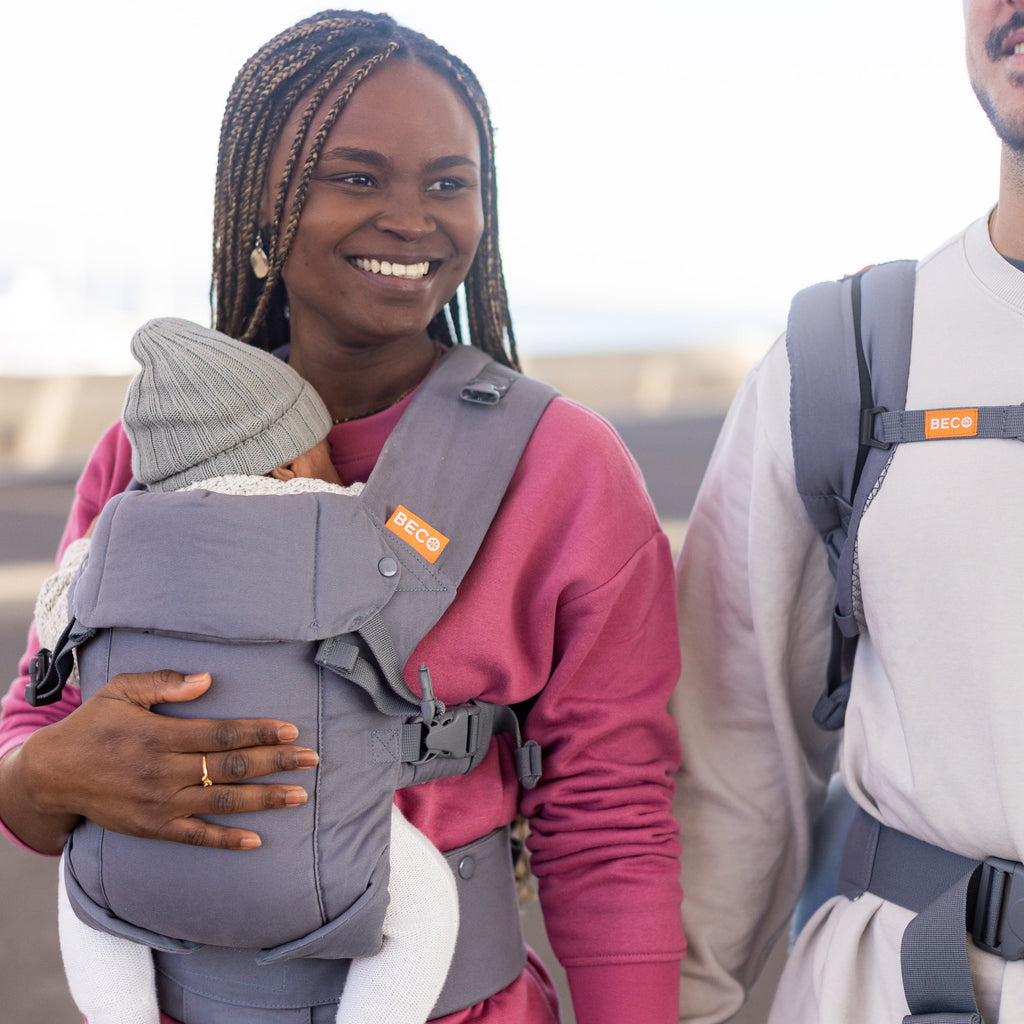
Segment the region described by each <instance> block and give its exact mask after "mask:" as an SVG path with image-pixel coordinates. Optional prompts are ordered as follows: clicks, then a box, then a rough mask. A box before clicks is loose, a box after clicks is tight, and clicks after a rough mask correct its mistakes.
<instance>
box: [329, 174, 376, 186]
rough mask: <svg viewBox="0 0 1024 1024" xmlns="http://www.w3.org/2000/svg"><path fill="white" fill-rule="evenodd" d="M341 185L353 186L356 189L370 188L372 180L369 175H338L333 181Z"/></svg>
mask: <svg viewBox="0 0 1024 1024" xmlns="http://www.w3.org/2000/svg"><path fill="white" fill-rule="evenodd" d="M334 180H335V181H340V182H341V183H342V184H343V185H355V186H357V187H358V188H370V187H371V186H372V185H373V178H371V177H370V175H369V174H340V175H338V176H337V177H336V178H335V179H334Z"/></svg>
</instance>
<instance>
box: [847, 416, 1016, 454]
mask: <svg viewBox="0 0 1024 1024" xmlns="http://www.w3.org/2000/svg"><path fill="white" fill-rule="evenodd" d="M866 430H867V434H868V437H869V438H870V441H871V442H873V443H874V444H877V445H878V446H879V447H880V448H886V449H888V448H891V447H892V446H893V445H896V444H907V443H912V442H915V441H952V440H956V439H958V438H962V439H965V438H1003V439H1005V440H1012V441H1021V440H1024V405H987V406H976V407H974V408H972V409H912V410H903V409H894V410H884V411H883V410H878V411H873V412H872V415H871V418H870V421H869V423H868V424H866Z"/></svg>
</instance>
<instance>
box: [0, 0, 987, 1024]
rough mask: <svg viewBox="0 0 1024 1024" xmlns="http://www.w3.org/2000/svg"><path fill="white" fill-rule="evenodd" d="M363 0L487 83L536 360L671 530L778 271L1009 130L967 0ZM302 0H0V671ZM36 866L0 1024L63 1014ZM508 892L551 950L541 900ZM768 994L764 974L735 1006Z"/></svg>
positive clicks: (750, 356)
mask: <svg viewBox="0 0 1024 1024" xmlns="http://www.w3.org/2000/svg"><path fill="white" fill-rule="evenodd" d="M382 6H385V7H386V9H387V10H388V11H389V13H391V14H392V15H394V16H395V17H396V18H397V19H398V20H399V21H402V22H404V23H406V24H409V25H410V26H412V27H414V28H417V29H419V30H420V31H423V32H426V33H427V34H428V35H431V36H433V37H435V38H437V39H438V40H439V41H441V42H442V43H444V44H445V45H446V46H447V47H448V48H449V49H451V50H452V51H453V52H455V53H457V54H459V56H461V57H462V58H463V59H465V60H466V61H467V62H468V63H469V64H470V65H471V66H472V67H473V68H474V70H475V71H476V72H477V74H478V76H479V78H480V79H481V81H482V83H483V86H484V89H485V90H486V92H487V94H488V97H489V100H490V103H491V108H492V119H493V121H494V124H495V128H496V133H497V134H496V144H497V154H498V166H499V205H500V218H501V237H502V250H503V255H504V261H505V270H506V276H507V280H508V287H509V293H510V298H511V302H512V310H513V319H514V324H515V329H516V335H517V340H518V343H519V348H520V351H521V352H522V353H523V354H524V358H525V362H526V364H527V369H528V370H529V371H530V372H532V373H533V374H534V375H536V376H540V377H543V378H546V379H549V380H551V381H552V382H553V383H554V384H556V385H557V386H558V387H559V388H561V390H562V391H564V392H565V393H566V394H568V395H570V396H572V397H575V398H578V399H580V400H581V401H584V402H585V403H587V404H589V405H591V406H593V407H594V408H596V409H598V411H600V412H602V413H604V414H605V415H607V416H608V417H609V418H610V419H611V420H612V422H613V423H615V425H616V426H617V427H618V428H619V430H620V432H621V433H622V435H623V437H624V439H625V440H626V443H627V444H628V445H629V446H630V448H631V449H632V450H633V452H634V454H635V455H636V457H637V459H638V461H639V462H640V465H641V468H642V469H643V470H644V473H645V477H646V479H647V482H648V486H649V487H650V489H651V492H652V497H653V499H654V502H655V506H656V508H657V509H658V512H659V514H660V515H661V517H662V519H663V521H664V523H665V526H666V529H667V530H668V532H669V534H670V536H671V537H672V538H673V541H674V543H675V544H678V541H679V539H680V538H681V536H682V530H683V528H684V525H685V519H686V516H687V514H688V512H689V508H690V505H691V504H692V500H693V496H694V494H695V492H696V487H697V484H698V483H699V479H700V474H701V472H702V470H703V467H704V464H705V462H706V459H707V457H708V454H709V453H710V449H711V446H712V444H713V441H714V437H715V435H716V433H717V430H718V426H719V424H720V422H721V417H722V415H723V413H724V410H725V408H726V406H727V404H728V402H729V399H730V398H731V396H732V394H733V393H734V391H735V389H736V387H737V385H738V383H739V380H740V379H741V378H742V375H743V373H744V372H745V371H746V369H747V368H748V367H749V366H750V364H751V363H752V362H753V361H754V360H755V359H756V358H757V357H758V356H759V355H760V354H762V353H763V352H764V351H765V349H766V348H767V347H768V345H770V344H771V342H772V340H773V339H774V338H775V337H776V336H777V335H778V333H779V331H780V330H781V328H782V326H783V324H784V321H785V314H786V309H787V306H788V302H789V299H790V297H791V295H792V294H793V292H795V291H796V290H798V289H799V288H801V287H803V286H804V285H806V284H809V283H811V282H813V281H817V280H822V279H825V278H833V277H837V276H840V275H842V274H844V273H849V272H852V271H854V270H857V269H859V268H860V267H861V266H863V265H865V264H867V263H872V262H879V261H882V260H886V259H892V258H898V257H902V256H920V255H923V254H925V253H926V252H928V251H929V250H931V249H932V248H934V247H935V246H937V245H938V244H940V243H941V242H942V241H943V240H944V239H945V238H947V237H948V236H949V235H951V234H953V233H954V232H956V231H957V230H959V229H960V228H961V227H962V226H963V225H964V224H966V223H967V222H968V221H969V220H972V219H974V218H975V217H978V216H980V215H982V214H984V212H985V211H986V210H987V208H988V207H989V206H990V205H991V203H992V202H994V200H995V196H996V185H997V166H998V152H999V147H998V143H997V140H996V138H995V136H994V134H993V133H992V131H991V129H990V128H989V126H988V124H987V122H986V121H985V119H984V117H983V115H982V113H981V111H980V108H979V107H978V105H977V103H976V101H975V99H974V97H973V95H972V94H971V90H970V87H969V84H968V82H967V78H966V73H965V71H964V67H963V56H962V50H963V39H962V26H961V10H960V5H959V4H958V3H955V2H954V0H944V2H941V3H936V2H935V0H902V2H900V3H898V4H894V3H892V0H860V2H859V3H858V4H856V5H848V4H842V5H840V4H822V3H820V2H814V0H784V2H782V3H777V4H766V3H763V2H755V0H734V2H732V3H728V4H725V3H713V2H709V0H634V2H632V3H630V4H611V3H605V2H602V0H592V2H567V0H517V2H516V3H515V4H508V5H500V6H499V5H497V4H485V3H481V2H480V0H433V2H431V3H428V4H424V3H422V2H418V3H414V2H412V0H394V2H392V3H389V4H387V5H382ZM319 7H320V5H318V4H316V3H310V2H304V3H298V2H294V0H275V2H274V3H271V2H269V0H245V2H242V0H174V2H173V3H164V2H160V0H149V2H147V3H145V4H142V3H129V2H128V0H94V2H92V3H89V4H81V3H77V2H76V3H72V2H70V0H52V2H51V3H48V4H45V5H43V4H28V3H25V2H24V0H16V3H15V4H10V5H8V8H7V9H6V10H5V13H4V15H3V16H2V21H0V89H2V91H3V95H4V96H5V102H4V104H3V107H2V109H0V133H2V138H3V139H4V143H5V145H4V156H3V159H2V160H0V195H2V196H3V197H4V201H3V203H2V204H0V658H2V659H3V663H4V664H6V665H7V666H8V668H7V672H8V675H9V677H13V675H14V672H15V665H16V661H17V659H18V657H19V656H20V655H21V653H22V650H23V648H24V643H25V628H26V625H27V622H28V619H29V617H30V614H31V607H32V602H33V600H34V595H35V591H36V588H37V586H38V583H39V581H40V580H41V579H42V577H43V576H44V575H45V574H46V573H47V572H48V571H49V570H50V568H51V567H52V559H53V551H54V548H55V546H56V543H57V540H58V538H59V536H60V532H61V529H62V526H63V521H64V517H65V515H66V512H67V507H68V504H69V502H70V498H71V492H72V487H73V482H74V478H75V475H76V474H77V472H78V470H79V469H80V467H81V465H82V463H83V461H84V459H85V458H86V456H87V454H88V451H89V450H90V448H91V446H92V444H93V443H94V442H95V440H96V438H97V437H98V435H99V433H100V432H101V431H102V429H103V428H104V427H105V426H106V425H107V424H108V423H110V422H111V421H112V420H113V419H115V418H116V417H117V415H118V413H119V409H120V404H121V400H122V397H123V392H124V386H125V383H126V375H129V374H131V373H132V371H133V363H132V360H131V357H130V355H129V352H128V342H129V339H130V337H131V334H132V332H133V331H134V330H135V328H136V327H137V326H138V325H139V324H140V323H141V322H142V321H144V320H146V319H148V318H150V317H153V316H161V315H168V314H174V315H178V316H185V317H189V318H192V319H195V320H198V321H200V322H208V321H209V310H208V298H207V289H208V265H209V247H210V226H211V208H212V188H213V177H214V162H215V154H216V146H217V138H218V133H219V125H220V116H221V109H222V105H223V101H224V98H225V96H226V94H227V91H228V89H229V87H230V85H231V81H232V79H233V78H234V75H235V74H236V72H237V71H238V69H239V68H240V67H241V65H242V63H243V62H244V61H245V60H246V58H247V57H248V56H249V55H250V54H251V53H252V51H253V50H255V49H256V48H257V47H258V46H259V45H260V44H261V43H263V42H264V41H265V40H266V39H268V38H269V37H270V36H272V35H273V34H275V33H276V32H277V31H279V30H280V29H282V28H284V27H286V26H288V25H290V24H292V23H293V22H295V21H297V20H298V19H300V18H302V17H304V16H306V15H308V14H310V13H313V12H314V11H315V10H317V9H319ZM53 867H54V866H53V864H52V863H51V862H49V861H47V860H45V859H43V858H38V857H35V856H32V855H30V854H27V853H24V852H23V851H20V850H17V849H15V848H13V847H10V846H8V845H7V844H3V845H0V994H2V996H3V1005H4V1010H3V1013H2V1017H3V1020H4V1021H5V1022H6V1021H11V1022H12V1024H37V1022H40V1024H41V1022H43V1021H46V1022H47V1024H72V1022H74V1021H76V1020H78V1019H79V1018H78V1017H77V1015H76V1014H75V1012H74V1009H73V1007H72V1005H71V1003H70V1000H69V998H68V996H67V994H66V991H65V988H64V983H63V978H62V975H61V974H60V971H59V967H58V960H57V953H56V941H55V925H54V919H53V918H54V915H53V913H52V904H53V893H54V883H53ZM526 917H527V927H528V930H529V932H530V936H531V939H532V940H534V941H536V942H537V943H538V944H539V945H540V946H541V947H542V948H544V940H543V932H542V925H541V924H540V921H539V915H538V914H537V912H536V906H535V905H534V906H533V907H531V908H528V910H527V913H526ZM777 961H778V958H777V959H776V963H777ZM770 973H771V972H769V979H768V981H766V987H767V988H770ZM762 1013H763V1005H762V1002H760V1001H758V1000H755V1001H754V1003H753V1005H752V1006H751V1007H750V1008H749V1009H748V1010H747V1011H745V1016H744V1018H743V1019H745V1020H749V1021H751V1022H753V1021H756V1020H758V1019H760V1014H762ZM569 1019H570V1021H571V1015H570V1018H569Z"/></svg>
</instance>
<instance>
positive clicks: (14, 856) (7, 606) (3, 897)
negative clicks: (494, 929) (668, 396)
mask: <svg viewBox="0 0 1024 1024" xmlns="http://www.w3.org/2000/svg"><path fill="white" fill-rule="evenodd" d="M720 423H721V418H720V417H717V416H709V417H702V418H676V419H659V420H634V421H623V422H620V423H618V424H617V425H618V427H619V430H620V433H621V434H622V436H623V438H624V440H625V441H626V443H627V445H628V446H629V447H630V448H631V450H632V451H633V453H634V454H635V455H636V457H637V461H638V462H639V463H640V466H641V468H642V469H643V471H644V476H645V479H646V481H647V484H648V487H649V489H650V491H651V494H652V497H653V499H654V503H655V507H656V508H657V509H658V512H659V515H661V516H662V517H663V519H665V520H666V521H671V523H672V524H673V529H674V530H675V531H676V532H678V526H679V523H680V521H681V520H682V519H683V518H684V517H685V516H686V515H687V514H688V513H689V510H690V507H691V505H692V503H693V499H694V497H695V495H696V490H697V486H698V483H699V480H700V476H701V474H702V473H703V470H704V466H705V464H706V461H707V458H708V455H709V454H710V452H711V448H712V446H713V444H714V439H715V437H716V435H717V432H718V429H719V426H720ZM71 496H72V484H71V481H70V480H68V479H67V478H66V477H57V478H50V479H47V478H41V477H33V478H22V479H16V478H8V479H6V480H3V481H0V665H2V666H6V667H5V668H4V670H3V672H2V673H0V674H2V675H3V676H4V678H5V679H6V678H7V677H8V676H9V675H10V674H11V673H12V670H13V666H14V665H15V664H16V662H17V660H18V658H19V657H20V656H21V654H22V652H23V650H24V647H25V629H26V625H27V623H28V620H29V618H30V615H31V609H32V603H33V600H34V597H33V595H34V587H35V586H36V585H37V582H38V581H37V579H36V576H37V575H39V574H40V573H41V572H44V571H45V569H44V566H45V563H46V562H47V561H48V560H50V559H52V557H53V552H54V550H55V548H56V545H57V542H58V540H59V537H60V534H61V530H62V529H63V524H64V519H65V517H66V514H67V509H68V506H69V504H70V501H71ZM39 578H41V575H39ZM0 686H3V687H4V688H6V683H0ZM55 873H56V864H55V862H54V861H52V860H50V859H48V858H43V857H38V856H36V855H34V854H29V853H26V852H24V851H22V850H20V849H17V848H15V847H13V846H12V845H10V844H8V843H4V842H0V1024H80V1021H81V1018H80V1016H79V1015H78V1014H77V1012H76V1011H75V1009H74V1006H73V1004H72V1002H71V999H70V997H69V995H68V993H67V989H66V986H65V984H64V978H63V973H62V971H61V969H60V959H59V953H58V950H57V943H56V921H55V895H54V894H55V892H56V882H55V877H56V874H55ZM526 925H527V931H528V936H529V939H530V941H531V944H533V945H534V946H535V948H537V949H538V952H540V953H541V955H542V956H544V957H545V958H546V959H548V958H550V949H549V948H548V947H547V945H546V940H545V939H544V937H543V925H542V924H541V923H540V916H539V913H538V912H537V907H536V905H535V904H534V905H533V906H532V907H530V908H529V909H528V911H527V914H526ZM550 962H552V961H551V960H550V959H549V963H550ZM556 975H557V976H558V980H559V984H560V985H561V986H562V988H563V993H564V984H563V981H562V977H561V975H560V973H559V972H557V971H556ZM566 1005H567V1004H566ZM749 1019H750V1020H751V1021H753V1020H756V1019H757V1017H756V1016H751V1017H750V1018H749ZM566 1024H572V1016H571V1012H568V1013H567V1014H566Z"/></svg>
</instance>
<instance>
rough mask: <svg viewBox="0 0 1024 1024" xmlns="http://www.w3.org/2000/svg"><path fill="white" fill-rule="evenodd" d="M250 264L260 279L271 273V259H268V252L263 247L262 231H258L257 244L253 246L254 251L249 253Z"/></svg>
mask: <svg viewBox="0 0 1024 1024" xmlns="http://www.w3.org/2000/svg"><path fill="white" fill-rule="evenodd" d="M249 266H250V267H252V272H253V274H255V275H256V277H257V278H258V279H259V280H260V281H262V280H263V279H264V278H265V277H266V276H267V274H269V273H270V260H269V259H267V254H266V252H265V251H264V249H263V232H262V231H257V232H256V244H255V245H254V246H253V247H252V252H251V253H249Z"/></svg>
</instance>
